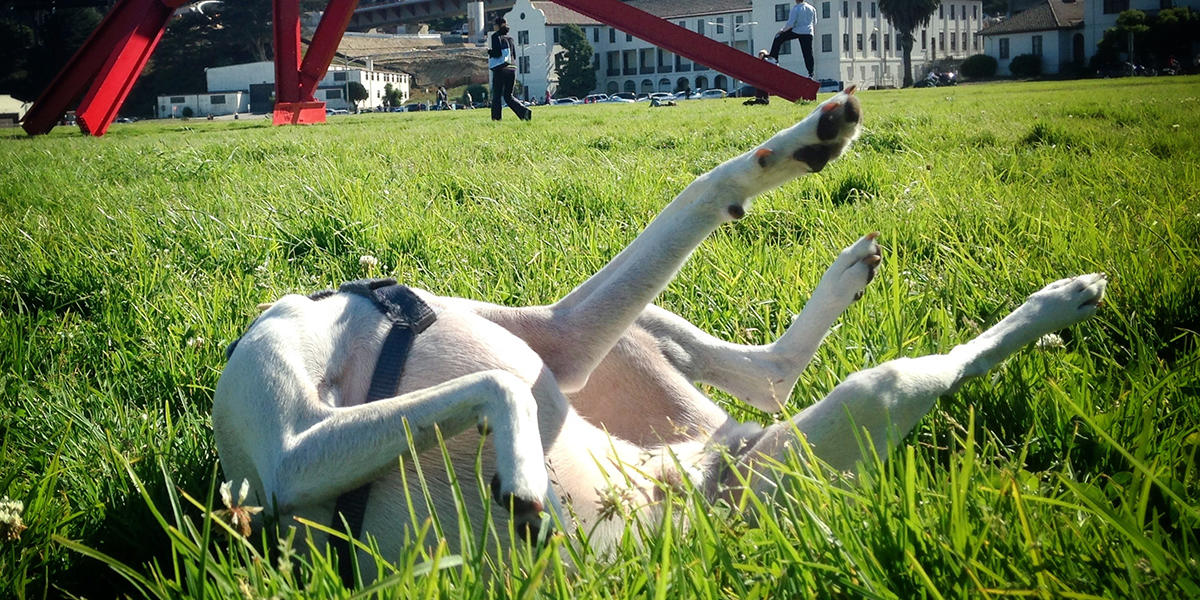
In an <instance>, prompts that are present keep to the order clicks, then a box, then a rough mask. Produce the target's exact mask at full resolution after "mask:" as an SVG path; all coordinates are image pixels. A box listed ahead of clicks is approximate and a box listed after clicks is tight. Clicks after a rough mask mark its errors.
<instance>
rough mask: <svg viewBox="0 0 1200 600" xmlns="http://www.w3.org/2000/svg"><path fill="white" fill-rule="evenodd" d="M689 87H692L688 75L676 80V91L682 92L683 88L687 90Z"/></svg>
mask: <svg viewBox="0 0 1200 600" xmlns="http://www.w3.org/2000/svg"><path fill="white" fill-rule="evenodd" d="M689 87H691V86H689V85H688V78H687V77H680V78H679V81H676V82H675V91H677V92H682V91H683V90H686V89H688V88H689Z"/></svg>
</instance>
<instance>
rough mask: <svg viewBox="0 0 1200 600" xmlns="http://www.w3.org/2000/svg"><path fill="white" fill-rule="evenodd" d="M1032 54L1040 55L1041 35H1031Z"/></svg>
mask: <svg viewBox="0 0 1200 600" xmlns="http://www.w3.org/2000/svg"><path fill="white" fill-rule="evenodd" d="M1033 54H1034V56H1041V55H1042V36H1040V35H1035V36H1033Z"/></svg>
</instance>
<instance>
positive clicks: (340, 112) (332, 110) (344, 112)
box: [325, 108, 350, 115]
mask: <svg viewBox="0 0 1200 600" xmlns="http://www.w3.org/2000/svg"><path fill="white" fill-rule="evenodd" d="M325 114H326V115H348V114H350V111H348V110H346V109H344V108H326V109H325Z"/></svg>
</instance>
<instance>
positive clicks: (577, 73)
mask: <svg viewBox="0 0 1200 600" xmlns="http://www.w3.org/2000/svg"><path fill="white" fill-rule="evenodd" d="M559 40H560V42H559V43H560V44H561V45H562V47H563V50H562V52H559V53H558V54H557V55H556V56H555V57H554V65H555V71H556V72H557V73H558V93H559V94H560V95H563V96H584V95H587V94H588V93H589V92H591V91H592V90H593V89H595V87H596V70H595V68H594V67H593V66H592V45H591V44H589V43H588V41H587V36H585V35H584V33H583V30H582V29H580V28H579V26H578V25H567V26H566V27H564V28H562V29H561V30H560V33H559Z"/></svg>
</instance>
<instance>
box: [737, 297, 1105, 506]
mask: <svg viewBox="0 0 1200 600" xmlns="http://www.w3.org/2000/svg"><path fill="white" fill-rule="evenodd" d="M1105 284H1106V280H1105V276H1104V275H1103V274H1092V275H1083V276H1080V277H1074V278H1071V279H1063V280H1061V281H1057V282H1054V283H1052V284H1050V285H1048V286H1046V287H1045V288H1043V289H1042V290H1041V291H1039V292H1037V293H1035V294H1033V295H1032V296H1030V297H1029V299H1028V300H1027V301H1026V302H1025V303H1024V304H1022V305H1021V306H1020V307H1018V308H1017V310H1015V311H1013V313H1012V314H1010V315H1008V316H1007V317H1005V318H1004V319H1003V320H1002V321H1000V322H999V323H997V324H996V325H994V326H993V327H992V328H990V329H988V330H987V331H986V332H984V333H983V334H982V335H980V336H979V337H977V338H975V339H973V340H971V341H969V342H967V343H965V344H962V345H960V346H957V347H955V348H954V349H953V350H951V351H950V353H949V354H943V355H932V356H924V357H920V358H901V359H897V360H892V361H888V362H886V363H883V364H881V365H879V366H877V367H874V368H871V369H867V370H865V371H860V372H858V373H855V374H853V375H851V376H850V377H848V378H846V380H845V381H844V382H842V383H841V384H839V385H838V386H837V387H835V388H834V389H833V391H831V392H830V393H829V395H828V396H826V397H825V398H823V399H822V400H821V401H819V402H817V403H816V404H814V405H812V406H810V407H808V408H806V409H805V410H804V411H802V412H801V413H800V414H799V415H797V416H796V417H795V418H794V419H792V420H791V421H790V422H785V423H780V424H777V425H774V426H772V427H771V428H769V429H768V430H767V432H766V433H765V434H764V435H763V437H762V438H761V439H760V440H759V441H758V443H757V444H756V445H755V446H754V447H753V448H752V449H751V451H750V452H749V453H748V454H747V455H746V457H747V459H746V460H748V461H753V460H754V457H755V456H757V455H762V454H765V455H769V456H776V457H778V456H780V454H781V452H782V451H783V449H784V448H785V446H786V445H787V444H788V443H789V442H791V441H794V440H795V433H796V432H797V431H799V433H801V434H802V435H804V436H805V437H806V438H807V440H808V442H809V444H811V446H812V449H813V452H814V453H815V454H816V455H817V456H818V457H819V458H821V459H822V460H824V461H825V462H827V463H829V464H830V465H831V466H832V467H834V468H835V469H839V470H850V469H852V468H853V467H854V463H855V461H857V460H858V459H859V458H860V457H861V456H862V454H861V453H860V449H859V445H858V443H857V442H856V440H857V439H858V438H859V437H863V436H860V435H859V433H860V432H862V431H864V430H865V432H866V434H865V437H864V440H865V441H869V442H870V444H871V445H872V446H874V450H875V452H877V453H878V455H879V456H881V457H886V456H887V454H886V453H887V450H888V441H889V437H890V436H895V437H891V438H890V439H892V440H895V439H899V438H900V437H902V436H904V435H906V434H907V433H908V432H909V430H911V429H912V428H913V426H915V425H916V424H917V421H918V420H920V418H921V417H922V416H924V415H925V414H926V413H927V412H929V410H930V409H931V408H933V404H934V402H935V401H937V399H938V397H940V396H942V395H945V394H948V393H951V392H953V391H954V390H956V389H957V388H958V386H960V385H961V384H962V383H963V382H964V381H965V380H966V379H968V378H971V377H977V376H980V375H983V374H984V373H986V372H987V371H988V370H990V369H991V368H993V367H994V366H996V365H997V364H999V363H1000V362H1001V361H1003V360H1004V359H1005V358H1007V357H1008V356H1009V355H1011V354H1012V353H1014V352H1016V351H1017V350H1020V349H1021V348H1023V347H1024V346H1026V345H1028V344H1030V343H1032V342H1034V341H1035V340H1037V339H1038V338H1040V337H1041V336H1043V335H1045V334H1047V333H1050V332H1052V331H1056V330H1058V329H1062V328H1063V327H1066V326H1068V325H1071V324H1073V323H1076V322H1078V321H1081V320H1083V319H1085V318H1087V317H1089V316H1091V315H1093V314H1094V313H1095V312H1096V308H1097V306H1099V302H1100V300H1101V298H1102V297H1103V295H1104V287H1105ZM755 481H756V483H757V485H770V484H769V483H768V481H767V479H766V478H757V479H756V480H755Z"/></svg>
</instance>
